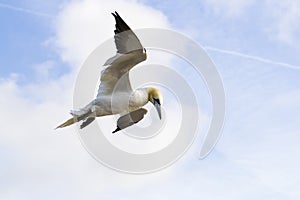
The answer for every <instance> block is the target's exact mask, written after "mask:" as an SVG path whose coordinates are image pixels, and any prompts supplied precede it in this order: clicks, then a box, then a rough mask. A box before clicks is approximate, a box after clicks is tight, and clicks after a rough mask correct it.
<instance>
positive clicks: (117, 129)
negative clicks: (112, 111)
mask: <svg viewBox="0 0 300 200" xmlns="http://www.w3.org/2000/svg"><path fill="white" fill-rule="evenodd" d="M119 130H121V129H120V128H119V127H118V126H117V128H116V130H114V131H113V132H112V133H115V132H118V131H119Z"/></svg>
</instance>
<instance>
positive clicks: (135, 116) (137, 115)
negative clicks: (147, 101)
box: [112, 108, 147, 133]
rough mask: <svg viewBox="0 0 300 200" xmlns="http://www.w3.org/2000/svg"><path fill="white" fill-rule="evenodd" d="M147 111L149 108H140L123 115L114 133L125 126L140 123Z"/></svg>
mask: <svg viewBox="0 0 300 200" xmlns="http://www.w3.org/2000/svg"><path fill="white" fill-rule="evenodd" d="M146 113H147V110H146V109H144V108H140V109H138V110H135V111H133V112H130V113H128V114H126V115H123V116H121V117H120V118H119V119H118V121H117V128H116V130H114V131H113V132H112V133H115V132H118V131H120V130H122V129H124V128H127V127H129V126H132V125H133V124H136V123H138V122H139V121H141V120H142V119H143V118H144V115H145V114H146Z"/></svg>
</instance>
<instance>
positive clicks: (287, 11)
mask: <svg viewBox="0 0 300 200" xmlns="http://www.w3.org/2000/svg"><path fill="white" fill-rule="evenodd" d="M266 11H267V12H269V14H270V17H271V18H272V19H273V20H274V22H273V23H272V24H271V25H272V26H271V27H270V35H271V36H272V34H275V35H276V38H278V39H279V40H280V41H282V42H284V43H286V44H289V45H295V44H294V43H295V41H299V40H298V35H299V32H300V1H297V0H287V1H280V0H276V1H271V0H267V1H266ZM296 44H297V45H299V42H298V43H296Z"/></svg>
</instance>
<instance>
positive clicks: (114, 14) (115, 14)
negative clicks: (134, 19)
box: [111, 11, 120, 17]
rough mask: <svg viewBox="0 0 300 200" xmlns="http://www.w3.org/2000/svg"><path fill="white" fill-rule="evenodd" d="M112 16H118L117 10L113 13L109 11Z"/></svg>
mask: <svg viewBox="0 0 300 200" xmlns="http://www.w3.org/2000/svg"><path fill="white" fill-rule="evenodd" d="M111 14H112V15H113V16H114V17H120V15H119V13H118V12H117V11H115V12H114V13H113V12H112V13H111Z"/></svg>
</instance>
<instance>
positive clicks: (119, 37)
mask: <svg viewBox="0 0 300 200" xmlns="http://www.w3.org/2000/svg"><path fill="white" fill-rule="evenodd" d="M112 15H113V16H114V18H115V21H116V24H115V30H114V33H115V35H114V40H115V45H116V49H117V53H116V55H115V56H113V57H112V58H109V59H108V60H107V61H106V62H105V64H104V66H105V67H106V68H104V70H102V71H101V76H100V86H99V89H98V93H97V96H96V98H95V99H94V100H93V101H92V102H90V103H89V104H88V105H86V106H85V107H83V108H81V109H79V110H71V112H70V114H71V115H72V116H73V117H72V118H71V119H69V120H67V121H66V122H64V123H63V124H61V125H59V126H58V127H56V128H62V127H66V126H69V125H71V124H73V123H75V122H80V121H82V123H81V125H80V128H81V129H82V128H84V127H86V126H87V125H89V124H90V123H92V122H93V121H94V120H95V118H96V117H101V116H107V115H115V114H120V115H121V116H120V118H119V119H118V120H117V128H116V129H115V130H114V131H113V132H112V133H115V132H117V131H120V130H122V129H125V128H127V127H129V126H131V125H133V124H135V123H138V122H139V121H141V120H142V119H143V118H144V115H145V114H146V113H147V110H146V109H145V108H143V106H145V105H146V104H147V103H148V102H151V103H152V104H153V105H154V107H155V108H156V110H157V112H158V116H159V119H161V104H162V100H163V99H162V94H161V92H160V91H159V90H158V89H157V88H153V87H148V88H138V89H136V90H133V89H132V88H131V84H130V80H129V71H130V70H131V69H132V68H133V67H134V66H136V65H137V64H138V63H140V62H142V61H144V60H146V58H147V54H146V49H145V48H144V47H143V46H142V44H141V42H140V41H139V39H138V37H137V36H136V35H135V33H134V32H133V31H132V30H131V28H130V27H129V26H128V25H127V24H126V23H125V22H124V20H123V19H122V18H121V17H120V15H119V14H118V13H117V12H115V13H112Z"/></svg>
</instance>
